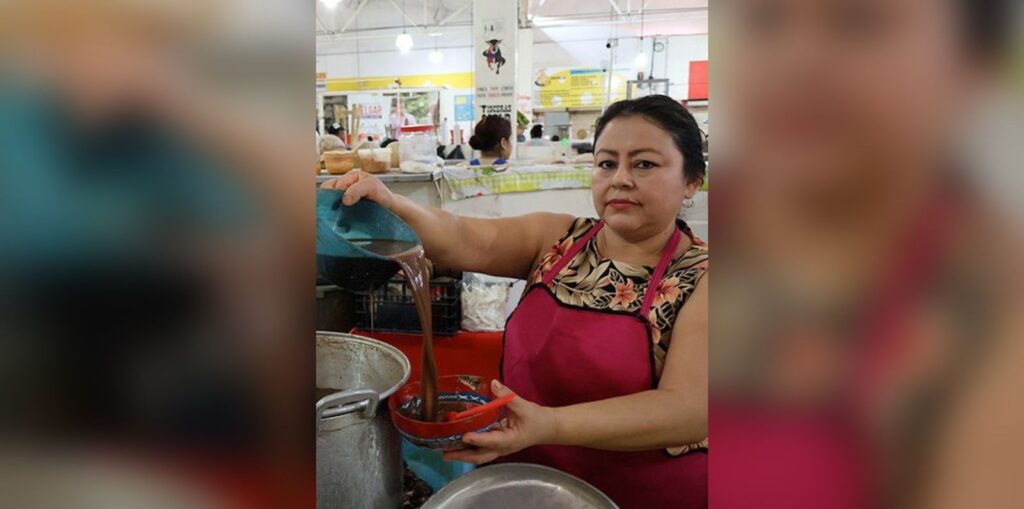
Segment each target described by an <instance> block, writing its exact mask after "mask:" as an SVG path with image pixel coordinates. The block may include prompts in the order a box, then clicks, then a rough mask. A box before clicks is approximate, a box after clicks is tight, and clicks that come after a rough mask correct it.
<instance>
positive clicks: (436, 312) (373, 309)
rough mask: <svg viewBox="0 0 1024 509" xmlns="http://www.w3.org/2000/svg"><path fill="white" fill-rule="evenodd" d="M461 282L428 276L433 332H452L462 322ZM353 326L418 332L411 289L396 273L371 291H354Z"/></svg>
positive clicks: (449, 334)
mask: <svg viewBox="0 0 1024 509" xmlns="http://www.w3.org/2000/svg"><path fill="white" fill-rule="evenodd" d="M461 294H462V282H461V281H459V280H458V279H453V278H450V277H442V278H436V279H431V280H430V301H431V313H432V315H433V320H432V322H433V329H434V335H435V336H451V335H453V334H455V333H456V332H458V331H459V325H460V324H461V322H462V295H461ZM355 318H356V327H357V328H359V329H362V330H365V331H381V332H408V333H414V334H418V333H420V332H421V330H422V329H421V328H420V318H419V316H418V315H417V314H416V306H415V304H413V301H412V290H411V289H410V288H409V285H408V284H407V283H406V281H405V279H404V278H400V277H396V278H393V279H392V280H391V281H389V282H387V283H385V284H383V285H381V286H379V287H377V288H376V289H375V290H373V291H372V292H367V293H358V294H356V313H355Z"/></svg>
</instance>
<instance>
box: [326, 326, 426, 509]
mask: <svg viewBox="0 0 1024 509" xmlns="http://www.w3.org/2000/svg"><path fill="white" fill-rule="evenodd" d="M409 372H410V368H409V359H408V358H406V357H405V355H404V354H402V352H400V351H398V349H397V348H395V347H393V346H391V345H388V344H386V343H382V342H380V341H377V340H374V339H370V338H364V337H360V336H354V335H352V334H341V333H335V332H317V334H316V388H317V392H318V393H321V392H323V391H325V390H331V391H336V392H333V393H330V394H328V395H326V396H324V397H323V398H321V399H320V400H319V401H317V403H316V506H317V508H318V509H337V508H360V509H362V508H374V509H385V508H386V509H395V508H398V507H401V505H402V443H401V438H400V437H399V435H398V430H396V429H395V427H394V426H393V425H392V424H391V418H390V417H389V416H388V408H387V398H388V396H390V395H391V394H393V393H394V392H395V391H396V390H398V388H399V387H401V386H402V385H403V384H404V383H405V382H406V381H407V380H408V379H409Z"/></svg>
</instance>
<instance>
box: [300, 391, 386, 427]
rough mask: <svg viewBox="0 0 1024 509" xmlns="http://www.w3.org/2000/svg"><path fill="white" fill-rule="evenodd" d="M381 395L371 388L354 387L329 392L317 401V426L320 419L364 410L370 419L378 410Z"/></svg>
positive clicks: (364, 415) (364, 414)
mask: <svg viewBox="0 0 1024 509" xmlns="http://www.w3.org/2000/svg"><path fill="white" fill-rule="evenodd" d="M378 402H380V396H378V395H377V392H376V391H372V390H370V389H352V390H348V391H342V392H336V393H334V394H328V395H327V396H324V397H323V398H320V401H317V402H316V422H317V427H319V426H320V421H322V420H324V419H331V418H333V417H339V416H342V415H345V414H350V413H353V412H362V413H363V417H365V418H367V419H369V418H371V417H373V415H374V414H375V413H376V412H377V403H378Z"/></svg>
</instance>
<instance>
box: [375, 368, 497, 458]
mask: <svg viewBox="0 0 1024 509" xmlns="http://www.w3.org/2000/svg"><path fill="white" fill-rule="evenodd" d="M420 387H421V384H420V382H418V381H417V382H410V383H408V384H406V385H405V386H404V387H402V388H401V389H399V390H398V392H396V393H395V394H393V395H392V396H391V397H390V398H388V409H389V410H390V413H391V422H393V423H394V424H395V427H396V428H398V432H399V433H401V434H402V436H403V437H405V438H406V439H407V440H409V442H412V443H413V444H415V445H418V446H420V447H426V448H429V449H434V450H439V451H455V450H459V449H465V448H466V447H467V446H466V444H464V443H462V435H464V434H466V433H469V432H477V433H482V432H486V431H491V430H492V429H494V428H495V427H496V426H497V425H498V422H499V421H500V420H501V419H502V418H504V417H505V408H504V407H501V408H495V409H490V410H485V411H483V412H481V413H479V414H476V415H471V416H469V417H465V418H462V419H458V420H454V421H447V420H444V418H442V420H441V421H440V422H426V421H421V420H419V419H418V418H417V417H418V416H419V415H420V413H421V410H422V408H423V406H422V405H423V398H422V394H421V392H422V391H421V389H420ZM437 396H438V400H439V403H440V406H441V407H442V413H445V412H444V407H446V406H450V407H453V408H454V407H457V410H456V411H458V410H467V409H469V408H472V407H475V406H480V405H483V404H485V403H487V402H489V401H491V400H492V399H494V394H493V393H491V379H489V378H481V377H478V376H472V375H451V376H442V377H439V378H438V379H437Z"/></svg>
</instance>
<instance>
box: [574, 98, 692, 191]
mask: <svg viewBox="0 0 1024 509" xmlns="http://www.w3.org/2000/svg"><path fill="white" fill-rule="evenodd" d="M634 115H639V116H641V117H644V118H645V119H647V120H649V121H651V122H653V123H655V124H657V125H658V126H659V127H661V128H662V129H664V130H665V131H666V132H668V134H669V135H670V136H672V140H673V141H675V143H676V148H678V149H679V152H681V153H682V154H683V175H685V176H686V181H687V182H693V181H698V182H704V174H705V173H706V172H707V163H705V162H704V150H703V148H702V147H703V140H702V139H701V136H702V135H703V134H704V133H703V132H702V131H701V130H700V127H698V126H697V120H695V119H694V118H693V115H691V114H690V112H689V111H686V108H684V107H683V105H682V104H679V103H678V102H677V101H676V100H674V99H672V98H671V97H668V96H666V95H649V96H646V97H641V98H639V99H627V100H625V101H619V102H616V103H614V104H612V105H611V106H609V107H608V109H607V110H605V112H604V114H603V115H601V118H599V119H597V128H596V129H595V130H594V147H595V149H596V147H597V142H598V140H599V139H600V138H601V133H602V132H604V129H605V128H606V127H608V123H609V122H611V121H612V120H615V119H616V118H620V117H632V116H634Z"/></svg>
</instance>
